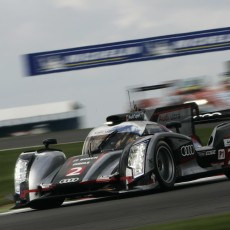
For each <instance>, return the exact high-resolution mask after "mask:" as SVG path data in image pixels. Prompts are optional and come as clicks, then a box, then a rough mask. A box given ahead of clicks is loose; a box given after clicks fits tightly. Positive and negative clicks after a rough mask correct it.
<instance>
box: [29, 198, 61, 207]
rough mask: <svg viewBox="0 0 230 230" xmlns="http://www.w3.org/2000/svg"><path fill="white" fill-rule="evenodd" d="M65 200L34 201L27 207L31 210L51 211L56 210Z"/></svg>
mask: <svg viewBox="0 0 230 230" xmlns="http://www.w3.org/2000/svg"><path fill="white" fill-rule="evenodd" d="M64 200H65V198H62V197H59V198H52V199H44V200H35V201H32V202H31V204H29V207H30V208H32V209H37V210H43V209H51V208H58V207H60V206H61V205H62V203H63V202H64Z"/></svg>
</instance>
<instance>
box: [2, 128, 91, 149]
mask: <svg viewBox="0 0 230 230" xmlns="http://www.w3.org/2000/svg"><path fill="white" fill-rule="evenodd" d="M90 130H91V129H81V130H71V131H63V132H56V133H44V134H37V135H30V136H18V137H10V138H1V139H0V149H12V148H22V147H30V146H38V145H42V141H43V140H45V139H47V138H56V139H57V141H58V143H68V142H76V141H84V140H85V138H86V136H87V134H88V133H89V131H90Z"/></svg>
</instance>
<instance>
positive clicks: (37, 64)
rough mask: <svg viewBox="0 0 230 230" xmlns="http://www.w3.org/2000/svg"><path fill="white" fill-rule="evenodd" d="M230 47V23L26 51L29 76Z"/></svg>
mask: <svg viewBox="0 0 230 230" xmlns="http://www.w3.org/2000/svg"><path fill="white" fill-rule="evenodd" d="M228 49H230V27H227V28H220V29H212V30H204V31H198V32H190V33H183V34H174V35H167V36H160V37H152V38H145V39H138V40H130V41H123V42H115V43H108V44H101V45H94V46H85V47H78V48H71V49H63V50H56V51H47V52H40V53H31V54H26V55H25V59H26V68H27V76H35V75H41V74H49V73H57V72H64V71H71V70H80V69H87V68H94V67H100V66H107V65H118V64H124V63H130V62H139V61H148V60H154V59H163V58H171V57H178V56H182V55H191V54H199V53H205V52H214V51H222V50H228Z"/></svg>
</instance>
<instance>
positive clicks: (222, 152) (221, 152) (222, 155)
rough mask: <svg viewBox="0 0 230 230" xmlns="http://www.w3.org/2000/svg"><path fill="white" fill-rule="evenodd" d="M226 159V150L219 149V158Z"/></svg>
mask: <svg viewBox="0 0 230 230" xmlns="http://www.w3.org/2000/svg"><path fill="white" fill-rule="evenodd" d="M224 159H225V150H224V149H220V150H218V160H224Z"/></svg>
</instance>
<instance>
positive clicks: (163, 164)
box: [154, 141, 176, 190]
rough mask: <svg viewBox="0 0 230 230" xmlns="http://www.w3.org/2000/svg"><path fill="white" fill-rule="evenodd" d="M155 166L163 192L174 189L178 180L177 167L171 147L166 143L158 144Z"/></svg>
mask: <svg viewBox="0 0 230 230" xmlns="http://www.w3.org/2000/svg"><path fill="white" fill-rule="evenodd" d="M154 166H155V173H156V178H157V180H158V182H159V185H160V187H161V188H162V189H163V190H169V189H171V188H173V186H174V184H175V180H176V167H175V161H174V157H173V154H172V150H171V149H170V147H169V145H168V144H167V143H166V142H164V141H160V142H158V144H157V146H156V149H155V153H154Z"/></svg>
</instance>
